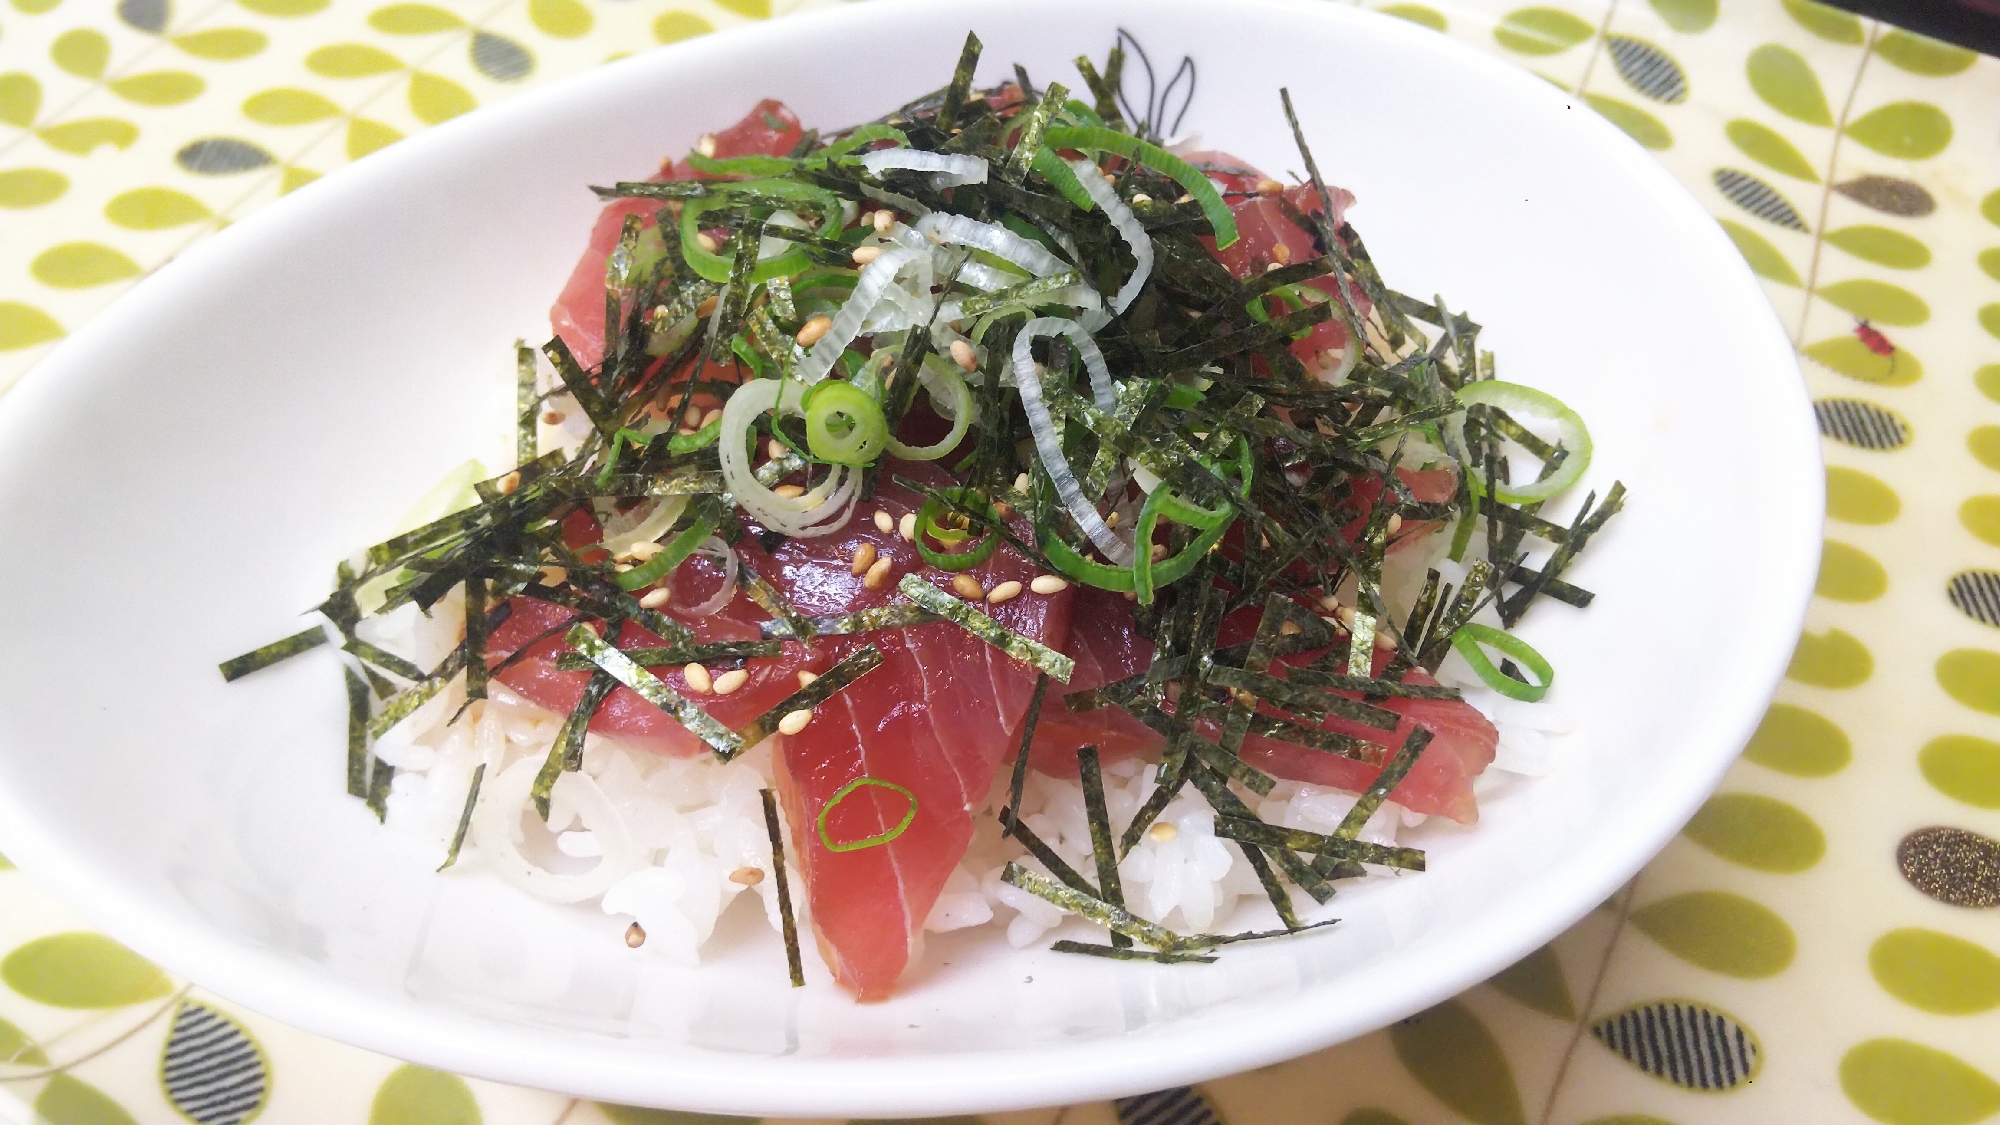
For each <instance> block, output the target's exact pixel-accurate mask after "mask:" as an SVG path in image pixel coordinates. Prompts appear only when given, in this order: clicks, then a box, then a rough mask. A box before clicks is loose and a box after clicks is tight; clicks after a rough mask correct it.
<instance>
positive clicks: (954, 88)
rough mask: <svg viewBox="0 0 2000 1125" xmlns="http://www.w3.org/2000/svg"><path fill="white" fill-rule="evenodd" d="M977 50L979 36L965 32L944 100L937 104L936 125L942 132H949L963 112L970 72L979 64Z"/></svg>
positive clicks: (970, 84) (969, 88)
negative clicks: (963, 44)
mask: <svg viewBox="0 0 2000 1125" xmlns="http://www.w3.org/2000/svg"><path fill="white" fill-rule="evenodd" d="M979 51H980V42H979V36H977V35H974V34H973V33H972V32H970V31H968V32H966V33H965V46H964V47H963V48H962V49H961V50H960V51H959V55H958V66H956V67H954V68H953V69H952V72H951V82H950V83H949V84H947V85H946V86H945V88H944V100H943V101H942V102H940V103H939V104H938V112H937V127H938V129H939V130H941V131H943V132H947V133H948V132H950V131H951V130H952V128H953V126H955V125H957V124H958V118H959V115H960V114H962V113H964V112H965V100H966V98H967V97H968V96H969V95H970V94H971V92H972V72H973V71H974V70H975V69H977V68H978V66H979Z"/></svg>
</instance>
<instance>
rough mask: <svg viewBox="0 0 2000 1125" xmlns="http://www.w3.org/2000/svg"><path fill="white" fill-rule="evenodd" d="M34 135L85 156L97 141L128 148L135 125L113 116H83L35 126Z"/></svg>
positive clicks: (135, 135)
mask: <svg viewBox="0 0 2000 1125" xmlns="http://www.w3.org/2000/svg"><path fill="white" fill-rule="evenodd" d="M35 135H36V136H38V137H40V138H42V140H44V141H46V142H48V144H49V147H51V148H55V149H60V150H62V151H63V152H67V153H69V154H70V155H71V156H88V155H90V153H91V150H92V149H95V148H98V147H99V146H101V145H110V146H111V147H112V148H130V147H132V142H133V141H136V140H138V139H139V127H138V126H137V125H134V124H132V123H131V122H130V121H125V120H122V119H120V118H116V117H86V118H84V119H83V120H81V121H65V122H62V123H61V124H59V125H50V126H47V127H46V128H42V129H37V130H35Z"/></svg>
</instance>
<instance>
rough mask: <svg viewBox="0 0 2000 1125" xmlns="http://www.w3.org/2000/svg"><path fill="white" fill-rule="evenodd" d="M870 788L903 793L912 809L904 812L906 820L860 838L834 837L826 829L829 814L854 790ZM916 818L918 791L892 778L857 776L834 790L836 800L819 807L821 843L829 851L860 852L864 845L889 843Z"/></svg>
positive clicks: (865, 846)
mask: <svg viewBox="0 0 2000 1125" xmlns="http://www.w3.org/2000/svg"><path fill="white" fill-rule="evenodd" d="M869 787H874V788H878V789H893V790H895V791H896V792H898V793H901V794H902V795H903V796H905V797H907V798H909V801H910V807H909V810H908V811H907V812H905V813H904V814H903V819H902V820H900V821H898V822H897V824H896V827H894V828H891V829H889V830H888V831H886V832H877V833H876V834H875V835H873V836H863V837H862V838H861V839H859V840H835V839H834V838H833V834H832V833H830V832H828V831H827V828H826V818H827V816H828V815H829V814H831V813H832V812H833V810H834V808H835V807H836V806H838V805H839V804H840V803H841V802H842V801H845V800H846V799H847V798H848V797H849V796H850V795H851V794H853V793H854V792H855V791H857V790H860V789H864V788H869ZM916 819H917V795H916V794H915V793H912V792H910V791H909V790H908V789H905V788H903V787H902V786H900V785H898V784H896V783H895V782H893V781H883V780H882V779H881V778H879V777H857V778H855V779H854V780H853V781H850V782H848V783H847V784H845V785H843V786H841V787H840V789H839V790H838V791H837V792H835V793H834V795H833V799H832V800H830V801H828V802H827V803H826V804H825V805H823V806H821V807H820V810H819V842H820V843H821V844H822V845H824V846H825V847H826V850H827V851H830V852H858V851H860V850H861V849H863V848H879V847H881V846H882V845H883V844H886V843H889V842H890V841H892V840H894V839H895V838H896V837H898V836H901V835H902V834H903V832H904V831H905V830H906V829H908V828H909V827H910V822H912V821H914V820H916Z"/></svg>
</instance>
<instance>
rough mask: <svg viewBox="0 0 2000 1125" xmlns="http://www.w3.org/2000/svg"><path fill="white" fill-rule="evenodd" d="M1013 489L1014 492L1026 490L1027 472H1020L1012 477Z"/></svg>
mask: <svg viewBox="0 0 2000 1125" xmlns="http://www.w3.org/2000/svg"><path fill="white" fill-rule="evenodd" d="M1014 491H1016V492H1026V491H1028V474H1026V473H1022V474H1021V475H1020V476H1017V477H1015V478H1014Z"/></svg>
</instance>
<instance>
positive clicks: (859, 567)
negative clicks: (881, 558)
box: [852, 543, 875, 578]
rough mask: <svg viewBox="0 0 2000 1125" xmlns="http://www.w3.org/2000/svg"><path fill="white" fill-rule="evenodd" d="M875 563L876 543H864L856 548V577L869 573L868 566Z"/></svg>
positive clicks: (854, 567)
mask: <svg viewBox="0 0 2000 1125" xmlns="http://www.w3.org/2000/svg"><path fill="white" fill-rule="evenodd" d="M874 565H875V544H873V543H863V544H862V545H861V546H859V547H856V548H854V564H853V567H852V570H853V572H854V577H856V578H859V577H861V576H862V575H864V574H866V573H868V568H869V567H872V566H874Z"/></svg>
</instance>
